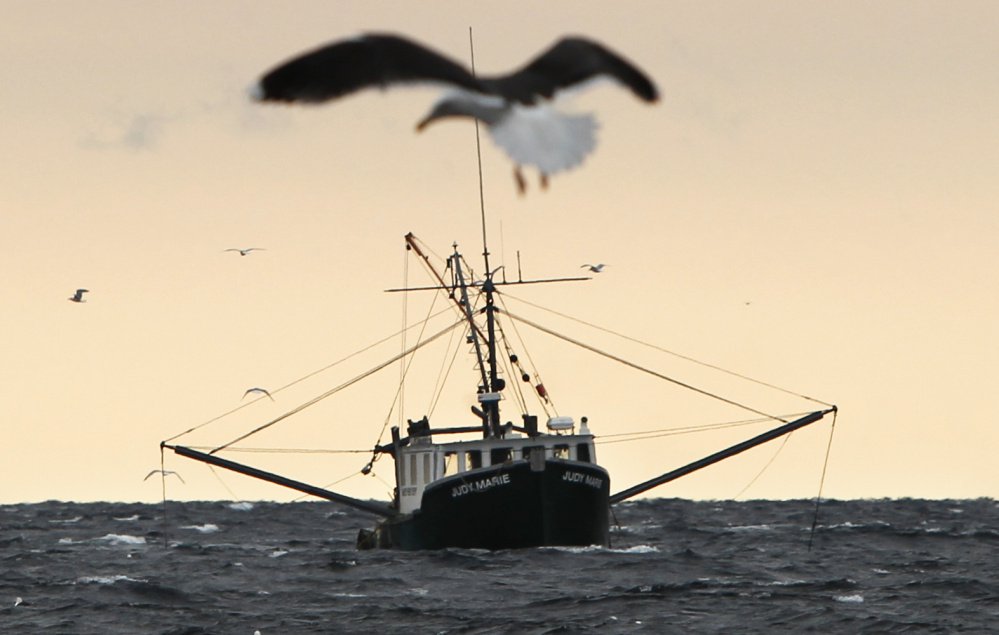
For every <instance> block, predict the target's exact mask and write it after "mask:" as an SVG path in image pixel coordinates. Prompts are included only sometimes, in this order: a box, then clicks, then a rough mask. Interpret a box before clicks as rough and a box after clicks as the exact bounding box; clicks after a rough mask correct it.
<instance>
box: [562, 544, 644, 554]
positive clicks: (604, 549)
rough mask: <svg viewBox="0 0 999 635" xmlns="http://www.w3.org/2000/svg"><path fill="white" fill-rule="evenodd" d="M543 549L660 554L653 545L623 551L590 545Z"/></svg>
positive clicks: (636, 546) (628, 548)
mask: <svg viewBox="0 0 999 635" xmlns="http://www.w3.org/2000/svg"><path fill="white" fill-rule="evenodd" d="M542 549H551V550H553V551H564V552H566V553H593V552H596V551H601V552H606V553H625V554H636V553H637V554H641V553H659V548H658V547H655V546H652V545H635V546H634V547H624V548H622V549H612V548H608V547H601V546H599V545H590V546H588V547H542Z"/></svg>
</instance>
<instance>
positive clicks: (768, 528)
mask: <svg viewBox="0 0 999 635" xmlns="http://www.w3.org/2000/svg"><path fill="white" fill-rule="evenodd" d="M773 528H774V527H773V525H732V526H731V527H727V528H726V529H728V530H729V531H771V530H773Z"/></svg>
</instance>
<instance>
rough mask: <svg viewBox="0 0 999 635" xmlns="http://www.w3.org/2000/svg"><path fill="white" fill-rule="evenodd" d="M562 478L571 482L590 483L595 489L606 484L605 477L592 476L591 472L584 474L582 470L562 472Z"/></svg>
mask: <svg viewBox="0 0 999 635" xmlns="http://www.w3.org/2000/svg"><path fill="white" fill-rule="evenodd" d="M562 480H563V481H568V482H569V483H581V484H583V485H589V486H590V487H592V488H594V489H600V488H601V487H603V484H604V479H602V478H600V477H599V476H591V475H589V474H583V473H582V472H573V471H569V470H567V471H565V472H563V473H562Z"/></svg>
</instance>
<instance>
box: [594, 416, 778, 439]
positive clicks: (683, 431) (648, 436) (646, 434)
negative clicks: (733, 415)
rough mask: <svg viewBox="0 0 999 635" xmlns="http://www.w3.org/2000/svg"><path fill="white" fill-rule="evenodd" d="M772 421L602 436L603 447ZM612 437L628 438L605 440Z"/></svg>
mask: <svg viewBox="0 0 999 635" xmlns="http://www.w3.org/2000/svg"><path fill="white" fill-rule="evenodd" d="M764 421H770V419H749V420H745V421H729V422H723V423H709V424H704V425H699V426H682V427H678V428H665V429H662V430H649V431H647V432H622V433H618V434H608V435H600V436H599V437H596V438H599V439H600V444H601V445H613V444H615V443H630V442H632V441H647V440H649V439H661V438H663V437H674V436H680V435H684V434H694V433H698V432H712V431H715V430H726V429H728V428H739V427H744V426H751V425H758V424H760V423H763V422H764ZM610 437H627V438H615V439H613V440H610V441H608V440H605V439H608V438H610Z"/></svg>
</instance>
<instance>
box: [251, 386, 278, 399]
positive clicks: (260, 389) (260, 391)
mask: <svg viewBox="0 0 999 635" xmlns="http://www.w3.org/2000/svg"><path fill="white" fill-rule="evenodd" d="M251 392H256V393H261V394H264V395H267V396H268V397H270V399H271V401H274V397H271V393H269V392H267V390H265V389H264V388H248V389H247V390H246V392H244V393H243V399H246V396H247V395H248V394H250V393H251Z"/></svg>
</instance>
